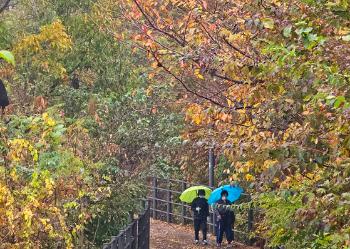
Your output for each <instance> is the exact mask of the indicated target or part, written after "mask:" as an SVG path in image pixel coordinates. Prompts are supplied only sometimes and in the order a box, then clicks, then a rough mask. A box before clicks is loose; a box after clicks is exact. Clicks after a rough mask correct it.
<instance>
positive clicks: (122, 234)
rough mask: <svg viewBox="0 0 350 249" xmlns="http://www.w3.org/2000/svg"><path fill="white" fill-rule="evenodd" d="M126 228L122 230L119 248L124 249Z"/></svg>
mask: <svg viewBox="0 0 350 249" xmlns="http://www.w3.org/2000/svg"><path fill="white" fill-rule="evenodd" d="M124 232H125V231H124V230H121V231H120V233H121V236H119V237H118V247H117V249H124V246H125V245H124V244H125V243H124V242H125V234H124Z"/></svg>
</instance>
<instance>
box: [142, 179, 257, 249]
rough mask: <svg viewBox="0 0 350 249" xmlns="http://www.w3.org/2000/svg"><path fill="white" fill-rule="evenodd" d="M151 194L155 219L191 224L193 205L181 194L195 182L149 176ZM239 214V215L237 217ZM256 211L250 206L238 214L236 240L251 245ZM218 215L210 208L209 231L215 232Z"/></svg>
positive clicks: (246, 197)
mask: <svg viewBox="0 0 350 249" xmlns="http://www.w3.org/2000/svg"><path fill="white" fill-rule="evenodd" d="M147 182H148V184H147V187H148V188H149V195H148V196H147V198H148V200H149V202H150V206H151V207H150V211H151V217H152V218H153V219H158V220H163V221H166V222H169V223H177V224H183V225H185V224H189V223H190V222H191V221H193V217H192V214H191V206H190V205H187V204H185V203H183V202H181V201H180V199H179V196H180V194H181V193H182V192H183V191H184V190H185V189H186V188H188V187H191V186H194V185H195V184H191V183H188V182H186V181H182V180H174V179H163V178H159V177H149V178H148V180H147ZM196 185H198V184H196ZM241 199H243V201H244V199H245V200H250V196H249V195H247V194H243V197H242V198H241ZM237 216H239V217H237ZM253 218H254V212H253V209H252V208H250V209H249V210H248V211H246V213H245V214H239V215H237V214H236V222H235V224H240V225H239V226H235V229H234V232H235V240H238V241H241V242H243V243H245V244H248V245H250V244H251V239H250V236H249V235H250V233H251V232H252V231H253V225H254V223H253ZM215 224H216V217H215V215H214V213H213V210H210V219H209V222H208V225H209V232H211V233H213V234H215V232H216V229H215Z"/></svg>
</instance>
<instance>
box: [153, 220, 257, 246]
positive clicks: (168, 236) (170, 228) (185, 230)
mask: <svg viewBox="0 0 350 249" xmlns="http://www.w3.org/2000/svg"><path fill="white" fill-rule="evenodd" d="M200 236H201V234H200ZM194 248H195V249H204V248H205V249H212V248H217V247H216V246H215V238H214V236H212V235H209V245H207V246H202V245H194V244H193V229H192V227H191V226H181V225H175V224H169V223H166V222H162V221H158V220H151V249H194ZM221 248H234V249H256V248H255V247H249V246H245V245H242V244H238V243H235V244H234V245H233V246H231V247H227V246H226V245H225V244H224V245H223V246H222V247H221Z"/></svg>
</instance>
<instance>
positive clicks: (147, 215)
mask: <svg viewBox="0 0 350 249" xmlns="http://www.w3.org/2000/svg"><path fill="white" fill-rule="evenodd" d="M145 219H146V222H145V223H146V231H145V240H146V248H145V249H149V248H150V232H151V229H150V227H151V224H150V222H151V220H150V209H149V207H148V208H147V209H146V212H145Z"/></svg>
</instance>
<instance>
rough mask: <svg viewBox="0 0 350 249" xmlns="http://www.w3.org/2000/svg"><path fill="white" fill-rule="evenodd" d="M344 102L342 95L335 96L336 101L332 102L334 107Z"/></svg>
mask: <svg viewBox="0 0 350 249" xmlns="http://www.w3.org/2000/svg"><path fill="white" fill-rule="evenodd" d="M344 102H345V97H344V96H339V97H337V98H336V101H335V102H334V108H339V106H340V105H341V104H342V103H344Z"/></svg>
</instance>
